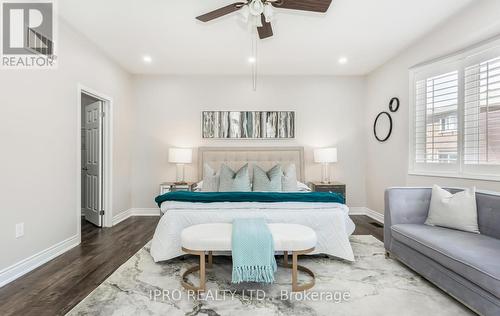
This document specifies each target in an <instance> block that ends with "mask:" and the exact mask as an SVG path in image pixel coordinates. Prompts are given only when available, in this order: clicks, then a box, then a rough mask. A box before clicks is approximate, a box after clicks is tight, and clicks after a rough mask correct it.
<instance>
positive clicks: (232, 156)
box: [198, 147, 305, 182]
mask: <svg viewBox="0 0 500 316" xmlns="http://www.w3.org/2000/svg"><path fill="white" fill-rule="evenodd" d="M204 163H208V164H209V165H210V166H211V167H212V168H214V169H216V170H219V168H220V166H221V164H223V163H225V164H226V165H228V166H229V167H231V168H232V169H233V170H237V169H239V168H241V167H242V166H243V165H244V164H246V163H249V164H251V165H252V164H254V165H258V166H259V167H261V168H262V169H264V170H268V169H270V168H272V167H273V166H274V165H276V164H278V163H280V164H282V165H284V166H286V165H288V164H292V163H293V164H295V167H296V168H297V179H298V180H299V181H302V182H304V178H305V176H304V147H200V148H199V149H198V170H199V175H200V177H201V178H202V179H203V164H204ZM250 170H252V168H250ZM200 180H201V179H200Z"/></svg>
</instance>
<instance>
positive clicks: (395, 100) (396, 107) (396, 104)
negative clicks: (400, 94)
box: [389, 98, 399, 113]
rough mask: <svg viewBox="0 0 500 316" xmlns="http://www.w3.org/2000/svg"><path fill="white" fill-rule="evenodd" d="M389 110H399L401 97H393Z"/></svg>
mask: <svg viewBox="0 0 500 316" xmlns="http://www.w3.org/2000/svg"><path fill="white" fill-rule="evenodd" d="M389 110H390V111H391V112H392V113H394V112H397V111H398V110H399V99H398V98H392V99H391V102H389Z"/></svg>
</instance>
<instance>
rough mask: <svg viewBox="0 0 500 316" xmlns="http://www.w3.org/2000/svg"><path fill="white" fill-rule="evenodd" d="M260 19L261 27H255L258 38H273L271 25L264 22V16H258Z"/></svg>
mask: <svg viewBox="0 0 500 316" xmlns="http://www.w3.org/2000/svg"><path fill="white" fill-rule="evenodd" d="M260 19H261V21H262V26H261V27H257V31H258V32H259V38H260V39H264V38H268V37H271V36H273V27H272V26H271V23H269V22H266V17H265V16H264V14H261V15H260Z"/></svg>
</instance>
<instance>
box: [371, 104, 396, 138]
mask: <svg viewBox="0 0 500 316" xmlns="http://www.w3.org/2000/svg"><path fill="white" fill-rule="evenodd" d="M373 134H374V135H375V138H376V139H377V140H378V141H379V142H382V143H383V142H385V141H387V140H388V139H389V137H391V134H392V117H391V115H390V114H389V112H385V111H384V112H380V113H379V114H378V115H377V118H376V119H375V122H374V123H373Z"/></svg>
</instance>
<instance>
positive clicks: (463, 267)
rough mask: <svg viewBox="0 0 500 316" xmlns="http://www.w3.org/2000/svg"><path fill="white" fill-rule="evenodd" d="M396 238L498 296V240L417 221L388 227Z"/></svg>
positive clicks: (499, 287)
mask: <svg viewBox="0 0 500 316" xmlns="http://www.w3.org/2000/svg"><path fill="white" fill-rule="evenodd" d="M391 231H392V236H393V238H394V239H396V240H397V241H399V242H401V243H403V244H405V245H407V246H408V247H410V248H413V249H415V250H417V251H418V252H420V253H422V254H424V255H425V256H427V257H429V258H431V259H433V260H434V261H436V262H438V263H439V264H441V265H443V266H444V267H446V268H448V269H450V270H452V271H454V272H455V273H457V274H459V275H460V276H462V277H463V278H465V279H467V280H469V281H471V282H472V283H474V284H476V285H478V286H479V287H481V288H483V289H485V290H486V291H488V292H490V293H491V294H493V295H495V296H496V297H498V298H500V240H499V239H495V238H493V237H489V236H485V235H477V234H473V233H468V232H463V231H458V230H453V229H448V228H443V227H433V226H427V225H420V224H399V225H394V226H392V227H391Z"/></svg>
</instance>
